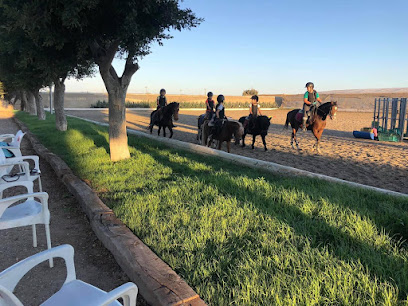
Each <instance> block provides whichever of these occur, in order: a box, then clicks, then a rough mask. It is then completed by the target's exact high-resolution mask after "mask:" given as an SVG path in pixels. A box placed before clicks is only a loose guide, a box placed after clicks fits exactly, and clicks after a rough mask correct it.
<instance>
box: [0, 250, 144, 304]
mask: <svg viewBox="0 0 408 306" xmlns="http://www.w3.org/2000/svg"><path fill="white" fill-rule="evenodd" d="M58 257H60V258H62V259H64V261H65V265H66V268H67V278H66V280H65V282H64V284H63V285H62V287H61V289H60V290H59V291H58V292H57V293H55V294H54V295H52V296H51V297H50V298H49V299H48V300H46V301H45V302H44V303H43V304H41V305H55V306H68V305H75V306H81V305H86V306H97V305H98V306H99V305H121V304H120V303H119V302H118V301H117V299H119V298H122V299H123V303H124V305H125V306H134V305H136V297H137V293H138V288H137V286H136V285H135V284H134V283H126V284H123V285H122V286H120V287H118V288H116V289H114V290H112V291H110V292H105V291H103V290H101V289H99V288H97V287H94V286H92V285H90V284H88V283H85V282H83V281H81V280H78V279H76V273H75V265H74V248H73V247H72V246H70V245H68V244H64V245H61V246H59V247H56V248H52V249H51V250H46V251H43V252H41V253H38V254H36V255H33V256H30V257H28V258H26V259H24V260H22V261H20V262H18V263H16V264H15V265H13V266H11V267H10V268H8V269H6V270H4V271H3V272H1V273H0V305H3V304H2V303H5V304H6V305H19V306H21V305H22V303H21V302H20V301H19V300H18V298H17V297H16V296H15V295H14V294H13V291H14V289H15V287H16V286H17V284H18V282H19V281H20V280H21V279H22V278H23V276H24V275H25V274H27V273H28V272H29V271H30V270H31V269H32V268H34V267H35V266H37V265H38V264H40V263H42V262H43V261H46V260H49V259H52V258H58Z"/></svg>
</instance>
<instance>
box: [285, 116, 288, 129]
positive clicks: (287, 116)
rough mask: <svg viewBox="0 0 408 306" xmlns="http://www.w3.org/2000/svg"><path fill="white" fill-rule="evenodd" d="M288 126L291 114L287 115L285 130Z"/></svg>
mask: <svg viewBox="0 0 408 306" xmlns="http://www.w3.org/2000/svg"><path fill="white" fill-rule="evenodd" d="M288 125H289V113H288V114H287V115H286V122H285V128H288Z"/></svg>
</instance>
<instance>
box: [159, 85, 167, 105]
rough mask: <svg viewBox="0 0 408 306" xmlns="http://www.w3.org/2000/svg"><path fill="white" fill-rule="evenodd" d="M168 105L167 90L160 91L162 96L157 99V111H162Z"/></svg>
mask: <svg viewBox="0 0 408 306" xmlns="http://www.w3.org/2000/svg"><path fill="white" fill-rule="evenodd" d="M166 105H167V98H166V90H165V89H164V88H162V89H160V96H158V97H157V109H160V108H162V107H164V106H166Z"/></svg>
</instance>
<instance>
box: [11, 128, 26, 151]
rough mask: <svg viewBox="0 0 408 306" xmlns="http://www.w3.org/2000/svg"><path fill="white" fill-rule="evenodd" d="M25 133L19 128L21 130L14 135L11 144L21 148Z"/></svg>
mask: <svg viewBox="0 0 408 306" xmlns="http://www.w3.org/2000/svg"><path fill="white" fill-rule="evenodd" d="M24 135H25V133H23V131H22V130H19V131H18V132H17V133H16V136H15V137H14V139H13V141H12V142H10V146H11V147H18V148H19V147H20V145H21V141H22V140H23V137H24Z"/></svg>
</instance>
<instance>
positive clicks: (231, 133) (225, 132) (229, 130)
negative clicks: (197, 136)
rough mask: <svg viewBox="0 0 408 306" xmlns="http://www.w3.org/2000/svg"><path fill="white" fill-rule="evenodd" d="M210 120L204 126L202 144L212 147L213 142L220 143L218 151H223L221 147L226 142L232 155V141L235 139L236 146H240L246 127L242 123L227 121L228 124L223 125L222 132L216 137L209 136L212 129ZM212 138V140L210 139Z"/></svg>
mask: <svg viewBox="0 0 408 306" xmlns="http://www.w3.org/2000/svg"><path fill="white" fill-rule="evenodd" d="M208 122H209V120H206V121H204V123H203V125H202V134H201V138H202V144H203V145H204V146H206V145H207V146H209V147H210V146H211V144H212V142H213V140H217V141H218V145H217V149H218V150H221V145H222V143H223V142H224V141H225V142H227V151H228V153H230V151H231V139H232V138H235V144H239V141H240V140H241V138H242V135H243V134H244V127H243V126H242V124H241V123H239V122H238V121H235V120H226V122H225V123H224V124H223V126H222V128H221V131H220V132H219V133H218V135H216V136H214V137H213V136H210V137H208V136H209V134H210V133H209V132H210V128H211V127H209V126H208ZM208 138H210V139H208Z"/></svg>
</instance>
